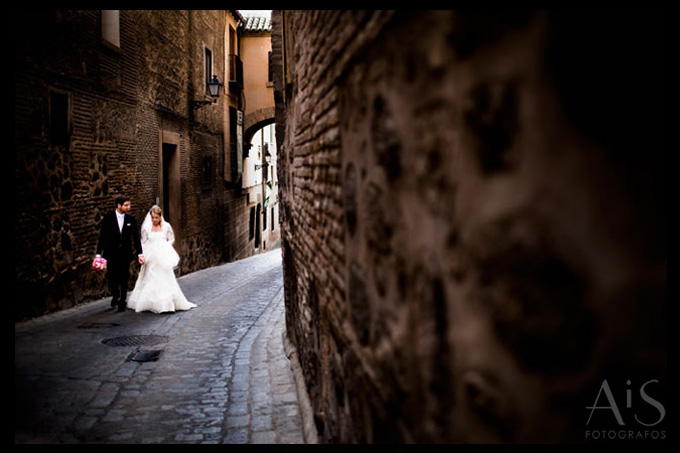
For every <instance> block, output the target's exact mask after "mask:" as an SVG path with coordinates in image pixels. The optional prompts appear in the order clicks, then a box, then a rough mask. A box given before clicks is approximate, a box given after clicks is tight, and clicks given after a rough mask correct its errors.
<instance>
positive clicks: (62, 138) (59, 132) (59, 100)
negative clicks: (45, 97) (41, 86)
mask: <svg viewBox="0 0 680 453" xmlns="http://www.w3.org/2000/svg"><path fill="white" fill-rule="evenodd" d="M49 110H50V116H49V121H50V124H49V129H50V143H51V144H52V145H55V146H61V147H64V148H68V147H69V145H70V142H71V124H70V123H71V119H70V110H71V109H70V96H69V95H68V94H67V93H63V92H60V91H54V90H52V91H50V99H49Z"/></svg>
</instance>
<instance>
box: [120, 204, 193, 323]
mask: <svg viewBox="0 0 680 453" xmlns="http://www.w3.org/2000/svg"><path fill="white" fill-rule="evenodd" d="M141 240H142V249H143V252H144V258H145V262H144V264H143V265H142V268H141V269H140V271H139V276H138V277H137V282H136V283H135V289H134V290H133V291H132V293H131V294H130V297H129V298H128V302H127V308H131V309H133V310H135V311H136V312H141V311H152V312H154V313H163V312H174V311H175V310H189V309H191V308H194V307H196V304H193V303H191V302H189V301H188V300H187V299H186V297H184V294H183V293H182V290H181V289H180V287H179V285H178V284H177V280H176V279H175V273H174V272H173V269H174V268H175V267H177V264H178V263H179V255H178V254H177V252H176V251H175V249H174V247H173V246H172V244H173V243H174V242H175V235H174V233H173V231H172V227H171V226H170V224H169V223H168V222H166V221H165V220H163V216H162V211H161V208H160V207H159V206H156V205H154V206H152V207H151V209H150V210H149V213H148V214H147V215H146V218H145V219H144V222H143V223H142V232H141Z"/></svg>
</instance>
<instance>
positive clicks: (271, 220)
mask: <svg viewBox="0 0 680 453" xmlns="http://www.w3.org/2000/svg"><path fill="white" fill-rule="evenodd" d="M269 223H270V224H271V226H272V231H274V208H272V216H271V218H270V219H269Z"/></svg>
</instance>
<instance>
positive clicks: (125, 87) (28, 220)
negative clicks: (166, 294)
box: [12, 9, 252, 319]
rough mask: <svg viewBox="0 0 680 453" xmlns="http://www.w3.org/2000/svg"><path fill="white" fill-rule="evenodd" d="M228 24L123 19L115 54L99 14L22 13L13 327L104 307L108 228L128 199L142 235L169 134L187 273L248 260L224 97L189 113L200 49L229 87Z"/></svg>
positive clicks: (17, 42)
mask: <svg viewBox="0 0 680 453" xmlns="http://www.w3.org/2000/svg"><path fill="white" fill-rule="evenodd" d="M227 14H228V12H227V11H207V10H197V11H189V10H153V11H148V10H122V11H121V12H120V43H121V45H120V48H115V47H112V46H110V45H107V44H105V43H104V42H103V41H102V37H101V32H100V27H101V26H100V12H99V11H98V10H50V9H47V10H39V11H35V12H30V13H29V12H27V11H20V10H15V11H13V15H12V23H13V26H14V28H13V33H12V39H13V42H12V43H13V50H14V67H13V69H14V102H13V104H14V105H13V106H14V130H15V134H14V153H13V157H14V162H13V164H14V179H13V181H14V200H13V201H14V203H13V207H14V214H15V225H14V239H15V241H14V251H13V252H14V257H15V259H14V262H15V297H14V300H15V319H22V318H26V317H32V316H39V315H42V314H44V313H47V312H50V311H54V310H58V309H61V308H67V307H71V306H73V305H75V304H77V303H80V302H83V301H87V300H92V299H96V298H99V297H103V296H105V295H106V293H107V289H106V285H105V282H104V276H103V275H100V274H95V273H93V272H92V271H91V270H90V265H91V262H92V258H93V256H94V253H95V248H96V242H97V237H98V233H99V223H100V221H101V218H102V216H103V214H104V213H105V212H107V211H109V210H113V209H114V208H115V206H114V199H115V197H116V195H118V194H119V193H123V194H126V195H127V196H129V197H130V198H131V199H132V214H133V215H135V216H136V217H137V220H138V221H139V222H140V223H141V221H142V220H143V218H144V216H145V215H146V212H147V210H148V209H149V207H150V206H151V205H152V204H154V203H156V200H157V198H159V197H161V196H162V195H161V193H162V188H161V187H159V186H160V176H159V175H160V173H161V143H160V141H161V140H162V137H163V136H164V134H166V135H167V134H171V135H172V136H174V137H178V149H177V153H178V155H179V162H180V163H179V180H180V185H181V193H180V197H179V200H178V203H179V204H180V210H181V218H179V219H171V223H172V224H173V228H175V230H176V231H177V232H178V233H179V236H180V240H179V241H178V243H177V244H176V248H177V249H178V252H179V253H180V255H181V257H182V260H181V264H180V272H181V273H187V272H191V271H195V270H198V269H202V268H205V267H208V266H212V265H215V264H217V263H219V262H224V261H230V260H234V259H238V258H243V257H245V256H248V255H249V254H251V253H252V250H251V249H252V248H251V247H249V246H248V236H247V235H248V223H247V222H248V217H247V215H248V212H247V210H246V208H245V201H244V200H243V197H241V196H240V195H239V194H238V193H237V191H236V190H235V187H234V186H233V185H231V184H229V183H226V184H225V182H224V181H225V180H228V181H230V180H232V177H231V175H228V176H229V177H227V178H225V177H224V175H223V174H222V173H223V168H224V159H225V139H224V136H225V129H226V128H228V124H229V123H228V115H226V114H225V112H227V109H228V106H227V105H226V102H227V101H226V99H225V98H226V96H223V97H222V99H220V101H219V103H218V104H216V105H210V106H206V107H202V108H201V109H198V110H194V109H192V106H191V101H193V100H196V99H205V96H204V95H203V93H202V91H203V89H204V82H203V80H204V74H203V67H204V46H207V47H208V48H210V49H211V50H212V53H213V58H214V68H215V69H216V71H217V74H219V77H220V80H223V81H224V80H225V76H224V68H225V61H224V54H225V49H224V47H225V40H224V31H225V21H226V20H227V17H226V15H227ZM51 93H59V94H63V95H64V96H66V97H67V99H68V101H67V102H68V103H69V107H68V109H69V112H70V114H69V117H70V126H69V136H68V143H66V144H55V143H54V140H53V139H52V138H51V135H50V134H51V130H52V129H53V128H52V125H51V124H50V108H51V105H52V104H51V102H52V101H51ZM226 146H227V149H226V156H227V158H229V149H228V145H226ZM137 270H138V266H137V265H133V266H132V271H133V278H132V279H131V284H133V283H134V277H135V276H136V272H137Z"/></svg>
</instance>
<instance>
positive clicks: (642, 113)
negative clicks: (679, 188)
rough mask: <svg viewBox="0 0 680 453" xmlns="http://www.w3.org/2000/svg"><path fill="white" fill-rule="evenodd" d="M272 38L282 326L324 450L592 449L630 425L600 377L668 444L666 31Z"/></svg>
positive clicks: (296, 23)
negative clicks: (339, 445)
mask: <svg viewBox="0 0 680 453" xmlns="http://www.w3.org/2000/svg"><path fill="white" fill-rule="evenodd" d="M272 23H273V31H272V48H273V52H274V58H275V60H276V63H277V66H276V72H275V99H276V102H277V105H276V109H277V118H276V120H277V142H278V145H279V150H278V153H279V154H278V156H279V159H278V162H279V164H278V165H279V168H278V171H279V179H280V200H281V218H282V244H283V246H282V249H283V256H284V275H285V290H286V323H287V331H288V335H289V337H290V339H291V342H292V343H293V344H294V345H295V347H296V348H297V354H298V355H299V360H300V364H301V368H302V370H303V373H304V377H305V380H306V382H307V390H308V393H309V396H310V400H311V402H312V406H313V409H314V417H315V422H316V426H317V429H318V431H319V437H320V439H322V441H324V442H485V443H486V442H563V441H570V442H571V441H574V442H587V441H591V440H593V439H597V437H594V436H593V435H592V434H591V433H592V432H593V431H598V430H599V431H598V432H600V431H602V430H605V429H610V428H611V429H618V428H619V425H618V424H617V423H616V421H615V419H614V416H613V415H612V412H613V411H597V414H596V415H595V416H593V418H592V419H589V417H588V415H589V412H588V410H587V409H586V408H587V407H590V406H593V405H594V402H595V401H596V399H597V397H598V395H599V393H598V392H599V391H600V390H601V389H602V386H603V385H604V384H603V382H604V380H607V383H608V384H607V385H609V386H610V388H611V389H612V394H614V395H616V398H619V404H620V407H623V406H624V405H625V403H624V396H623V395H625V394H626V393H625V392H626V390H630V389H634V390H633V392H634V393H635V395H636V396H635V399H634V401H633V402H631V404H632V405H633V408H634V409H635V410H637V412H635V411H634V410H633V408H631V405H630V404H629V405H628V410H627V412H626V413H625V414H623V416H624V417H626V421H627V422H628V423H627V425H626V428H627V429H628V430H631V431H632V432H634V433H637V432H640V431H642V430H655V431H656V437H654V439H659V438H660V437H661V434H660V433H661V431H662V430H664V429H665V428H664V427H665V425H664V421H663V420H661V422H660V423H656V422H655V421H659V420H660V419H663V414H662V409H663V405H664V404H665V386H666V381H665V378H666V346H667V345H666V341H667V333H666V332H667V328H666V324H665V323H666V319H665V316H666V285H667V281H666V266H667V254H666V244H667V242H666V241H667V236H666V234H667V233H666V228H667V227H666V211H665V190H666V187H665V173H664V172H665V169H664V165H665V148H664V146H665V142H664V137H663V133H664V132H665V131H664V129H663V121H664V116H663V115H664V110H663V101H662V96H663V95H664V89H665V87H664V83H665V78H664V75H663V58H664V54H663V42H662V38H663V27H662V25H663V21H662V20H661V18H660V17H658V16H654V15H650V14H635V15H630V14H610V15H604V14H598V15H584V14H582V15H576V14H564V13H563V14H556V13H550V12H540V13H539V12H536V13H533V12H522V13H519V12H516V13H505V14H493V13H484V14H471V13H459V12H454V11H436V12H391V11H325V10H324V11H275V12H274V14H273V17H272ZM633 30H635V31H634V32H633ZM648 381H653V382H652V383H650V384H649V385H648V387H647V391H648V392H649V393H650V394H653V397H652V398H653V399H654V400H655V401H657V402H659V403H660V404H658V405H653V404H645V402H644V401H643V400H641V399H640V393H639V391H638V390H639V388H640V386H642V385H643V384H644V383H645V382H648ZM600 405H608V404H607V403H606V402H605V400H604V399H603V400H601V401H600ZM609 405H610V406H611V404H609ZM659 406H661V409H659ZM645 410H647V412H646V415H645V416H642V415H641V414H642V413H643V411H645ZM634 413H635V414H637V415H638V419H639V420H645V422H646V423H648V424H650V426H645V425H642V424H640V423H639V422H637V421H636V419H635V418H634ZM610 422H613V423H610ZM663 437H665V431H664V434H663ZM608 439H611V438H608ZM651 439H652V438H651V437H650V438H649V439H647V440H651ZM595 441H597V440H595ZM600 441H602V438H600Z"/></svg>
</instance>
